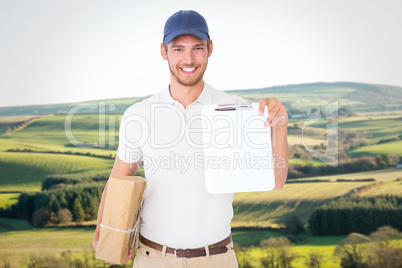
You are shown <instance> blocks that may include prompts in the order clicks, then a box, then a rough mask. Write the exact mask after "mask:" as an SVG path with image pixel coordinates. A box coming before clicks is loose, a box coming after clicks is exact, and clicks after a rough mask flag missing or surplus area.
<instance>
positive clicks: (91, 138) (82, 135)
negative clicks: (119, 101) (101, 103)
mask: <svg viewBox="0 0 402 268" xmlns="http://www.w3.org/2000/svg"><path fill="white" fill-rule="evenodd" d="M120 116H121V115H116V114H108V115H106V116H105V118H102V117H99V115H97V114H95V115H81V114H77V115H74V116H72V118H71V124H69V123H67V126H68V128H65V122H66V115H52V116H47V117H44V118H41V119H39V120H35V121H33V122H32V123H31V124H29V125H27V126H26V127H24V128H23V129H21V130H18V131H16V132H14V133H10V134H5V135H2V136H0V151H5V150H8V149H17V148H19V149H24V148H27V149H31V150H34V151H61V152H66V151H71V152H81V153H88V152H89V153H93V154H99V155H105V156H108V155H114V154H115V152H116V149H115V147H116V146H117V143H118V130H119V125H120ZM100 128H101V129H100ZM68 129H71V135H70V132H69V131H68ZM72 142H74V143H79V144H85V143H89V144H92V143H97V144H98V146H99V147H100V148H79V147H76V146H73V145H72Z"/></svg>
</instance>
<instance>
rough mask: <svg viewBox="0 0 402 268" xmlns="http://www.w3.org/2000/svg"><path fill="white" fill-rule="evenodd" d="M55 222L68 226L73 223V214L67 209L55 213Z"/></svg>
mask: <svg viewBox="0 0 402 268" xmlns="http://www.w3.org/2000/svg"><path fill="white" fill-rule="evenodd" d="M57 220H58V222H59V223H61V224H68V223H70V222H72V221H73V214H72V213H71V212H70V210H68V209H67V208H63V209H61V210H59V211H58V212H57Z"/></svg>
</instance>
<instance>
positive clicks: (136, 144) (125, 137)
mask: <svg viewBox="0 0 402 268" xmlns="http://www.w3.org/2000/svg"><path fill="white" fill-rule="evenodd" d="M146 127H147V123H146V120H145V119H144V117H142V116H141V115H139V114H136V113H135V109H130V108H129V109H127V110H126V111H125V112H124V114H123V117H122V119H121V123H120V130H119V148H118V150H117V156H118V157H119V159H120V160H122V161H124V162H127V163H137V162H140V161H142V159H143V153H142V148H141V146H143V144H144V139H145V138H146V137H144V136H143V133H144V128H146Z"/></svg>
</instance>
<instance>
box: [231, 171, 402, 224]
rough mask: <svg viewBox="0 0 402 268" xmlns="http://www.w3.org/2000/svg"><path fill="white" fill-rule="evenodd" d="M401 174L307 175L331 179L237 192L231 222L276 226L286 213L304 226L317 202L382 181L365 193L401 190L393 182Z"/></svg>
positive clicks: (384, 172) (377, 172)
mask: <svg viewBox="0 0 402 268" xmlns="http://www.w3.org/2000/svg"><path fill="white" fill-rule="evenodd" d="M401 177H402V170H398V169H388V170H384V171H382V170H380V171H370V172H359V173H352V174H342V175H331V176H320V177H314V178H306V179H310V180H314V179H316V180H322V179H326V180H330V182H319V183H318V182H317V183H314V182H312V183H290V184H285V186H284V187H283V188H282V189H281V190H272V191H270V192H254V193H237V194H235V198H234V201H233V205H234V212H235V213H234V217H233V220H232V226H233V227H239V226H242V227H243V226H259V227H267V226H278V225H280V224H281V221H282V220H283V219H284V218H286V217H288V216H297V217H299V218H300V220H301V221H302V222H303V223H304V224H305V226H307V221H308V219H309V217H310V215H311V213H312V212H313V210H314V209H315V208H316V207H317V206H320V205H322V204H325V203H327V202H329V201H331V200H332V199H334V198H337V197H341V196H344V195H347V194H351V193H353V192H354V190H355V189H361V188H362V187H365V186H369V185H371V184H375V183H378V182H383V184H379V185H376V187H373V188H372V189H370V190H369V191H367V192H365V194H366V195H369V194H370V193H371V191H373V192H382V193H386V192H387V191H388V190H390V193H394V194H402V183H400V182H395V179H397V178H401ZM338 178H342V179H349V180H351V179H367V178H374V179H375V180H376V181H375V182H336V179H338ZM300 180H304V179H300ZM295 181H297V180H295ZM383 187H384V188H383ZM391 188H392V190H391Z"/></svg>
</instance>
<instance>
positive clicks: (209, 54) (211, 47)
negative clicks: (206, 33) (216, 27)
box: [208, 40, 214, 58]
mask: <svg viewBox="0 0 402 268" xmlns="http://www.w3.org/2000/svg"><path fill="white" fill-rule="evenodd" d="M212 50H214V45H213V43H212V40H209V51H208V58H209V57H211V55H212Z"/></svg>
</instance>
